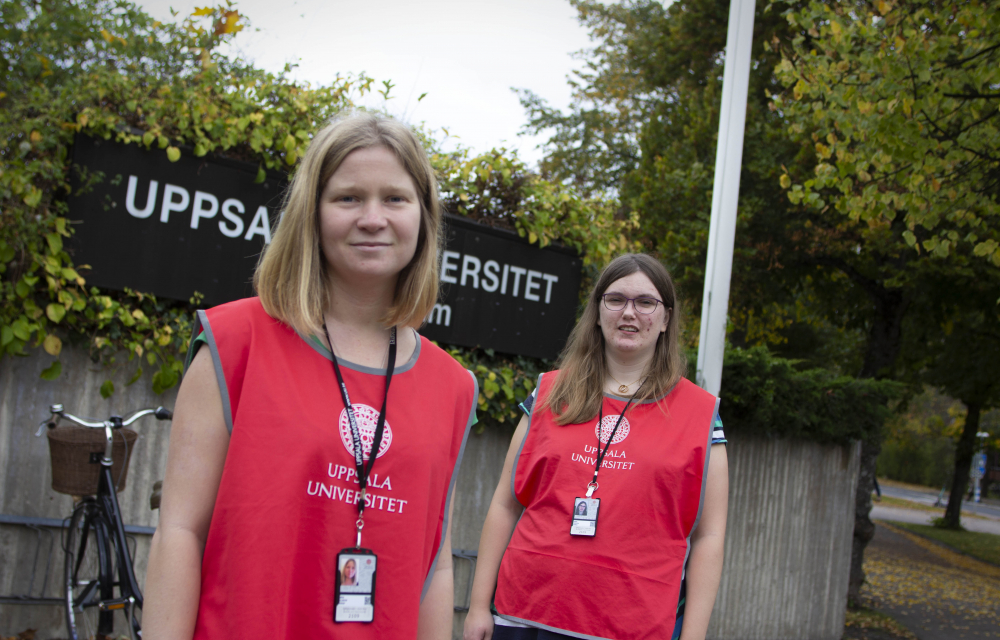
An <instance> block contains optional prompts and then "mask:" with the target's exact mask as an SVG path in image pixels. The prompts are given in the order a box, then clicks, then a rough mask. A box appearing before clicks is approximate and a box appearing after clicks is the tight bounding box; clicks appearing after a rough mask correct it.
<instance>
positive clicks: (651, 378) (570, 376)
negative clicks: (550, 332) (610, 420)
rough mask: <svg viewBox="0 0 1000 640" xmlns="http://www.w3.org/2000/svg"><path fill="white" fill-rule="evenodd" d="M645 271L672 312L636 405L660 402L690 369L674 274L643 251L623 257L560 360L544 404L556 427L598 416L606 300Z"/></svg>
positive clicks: (600, 282) (602, 281) (599, 286)
mask: <svg viewBox="0 0 1000 640" xmlns="http://www.w3.org/2000/svg"><path fill="white" fill-rule="evenodd" d="M637 271H641V272H642V273H644V274H645V275H646V277H648V278H649V280H650V281H651V282H652V283H653V286H654V287H656V290H657V292H659V294H660V298H661V299H662V300H663V306H664V307H665V308H666V310H667V311H668V312H670V319H669V321H668V322H667V330H666V331H664V332H663V333H661V334H660V335H659V336H658V337H657V339H656V349H655V351H654V352H653V359H652V360H651V361H650V363H649V365H648V368H647V370H646V381H645V382H644V383H643V385H642V388H641V389H640V390H639V395H637V396H636V402H643V401H648V400H659V399H660V398H662V397H663V396H665V395H666V394H667V392H668V391H670V389H671V387H673V386H674V385H675V384H677V381H678V380H680V379H681V377H682V376H683V375H684V372H685V370H686V366H687V363H686V360H685V358H684V355H683V354H682V353H681V350H680V346H679V345H678V341H679V337H680V329H679V326H680V304H679V301H678V300H677V295H676V291H675V289H674V283H673V280H671V279H670V274H669V273H667V270H666V269H665V268H664V267H663V265H662V264H660V263H659V262H658V261H657V260H656V259H654V258H652V257H651V256H648V255H646V254H644V253H627V254H625V255H621V256H618V257H617V258H615V259H614V260H612V261H611V263H610V264H609V265H608V266H607V267H605V268H604V271H603V272H601V276H600V277H599V278H598V279H597V283H596V284H594V288H593V289H592V290H591V292H590V297H589V299H588V300H587V307H586V309H584V311H583V315H581V316H580V320H579V321H578V322H577V323H576V326H575V327H574V328H573V332H572V333H571V334H570V336H569V340H568V341H567V342H566V347H565V348H564V349H563V352H562V355H561V356H560V357H559V367H558V368H559V374H558V377H557V378H556V381H555V384H554V385H553V386H552V390H551V391H550V392H549V394H548V395H547V396H546V397H545V398H544V399H543V400H542V402H541V403H540V404H539V408H540V409H541V408H545V407H548V408H549V409H550V410H551V411H552V413H553V415H554V416H555V421H556V424H577V423H580V422H585V421H587V420H592V419H593V418H595V417H597V413H598V411H600V408H601V398H602V397H603V395H604V383H605V381H606V380H607V376H608V366H607V362H606V361H605V358H604V332H603V331H602V330H601V327H600V326H599V325H598V322H599V321H600V318H601V310H600V304H601V296H602V295H604V292H605V291H607V290H608V287H610V286H611V285H612V284H613V283H614V282H616V281H617V280H620V279H621V278H624V277H626V276H630V275H632V274H633V273H635V272H637Z"/></svg>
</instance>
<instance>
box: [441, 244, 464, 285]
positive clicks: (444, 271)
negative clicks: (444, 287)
mask: <svg viewBox="0 0 1000 640" xmlns="http://www.w3.org/2000/svg"><path fill="white" fill-rule="evenodd" d="M460 255H461V254H459V253H457V252H455V251H445V252H444V253H443V254H441V282H447V283H449V284H458V280H456V279H455V276H453V275H451V273H450V272H451V271H458V265H457V264H454V263H452V260H458V258H459V256H460Z"/></svg>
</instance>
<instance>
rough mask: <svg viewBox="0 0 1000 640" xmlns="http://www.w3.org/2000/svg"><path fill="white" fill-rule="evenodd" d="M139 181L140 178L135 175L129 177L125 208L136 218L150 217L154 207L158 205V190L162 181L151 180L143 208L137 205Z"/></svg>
mask: <svg viewBox="0 0 1000 640" xmlns="http://www.w3.org/2000/svg"><path fill="white" fill-rule="evenodd" d="M138 182H139V179H138V178H136V177H135V176H129V177H128V193H127V194H126V195H125V209H126V210H127V211H128V212H129V213H130V214H132V215H133V216H135V217H136V218H148V217H149V216H151V215H152V214H153V208H154V207H156V190H157V189H158V188H159V187H160V183H159V182H157V181H156V180H150V181H149V193H148V194H147V195H146V206H145V207H143V208H142V209H137V208H136V206H135V187H136V184H137V183H138Z"/></svg>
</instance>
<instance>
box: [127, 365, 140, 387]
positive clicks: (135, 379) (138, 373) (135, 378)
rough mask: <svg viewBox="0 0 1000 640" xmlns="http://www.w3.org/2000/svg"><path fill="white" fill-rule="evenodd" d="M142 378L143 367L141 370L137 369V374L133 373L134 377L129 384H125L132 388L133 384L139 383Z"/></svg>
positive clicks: (129, 380)
mask: <svg viewBox="0 0 1000 640" xmlns="http://www.w3.org/2000/svg"><path fill="white" fill-rule="evenodd" d="M141 377H142V367H139V368H137V369H136V370H135V373H133V374H132V377H131V378H129V379H128V382H126V383H125V386H126V387H131V386H132V385H133V384H135V383H136V382H137V381H138V380H139V378H141Z"/></svg>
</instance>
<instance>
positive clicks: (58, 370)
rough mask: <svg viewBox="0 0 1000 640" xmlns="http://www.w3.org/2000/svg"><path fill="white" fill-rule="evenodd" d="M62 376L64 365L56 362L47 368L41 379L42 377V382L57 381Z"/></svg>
mask: <svg viewBox="0 0 1000 640" xmlns="http://www.w3.org/2000/svg"><path fill="white" fill-rule="evenodd" d="M61 374H62V363H61V362H59V361H58V360H56V361H55V362H53V363H52V364H50V365H49V366H48V367H47V368H45V369H44V370H43V371H42V373H41V375H40V376H39V377H41V379H42V380H55V379H56V378H58V377H59V376H60V375H61Z"/></svg>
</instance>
